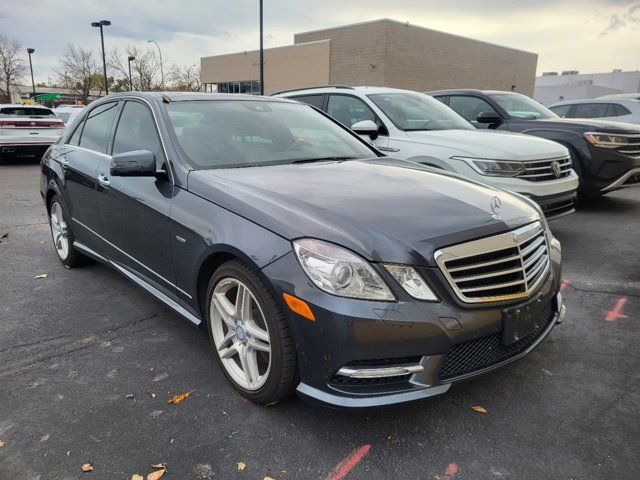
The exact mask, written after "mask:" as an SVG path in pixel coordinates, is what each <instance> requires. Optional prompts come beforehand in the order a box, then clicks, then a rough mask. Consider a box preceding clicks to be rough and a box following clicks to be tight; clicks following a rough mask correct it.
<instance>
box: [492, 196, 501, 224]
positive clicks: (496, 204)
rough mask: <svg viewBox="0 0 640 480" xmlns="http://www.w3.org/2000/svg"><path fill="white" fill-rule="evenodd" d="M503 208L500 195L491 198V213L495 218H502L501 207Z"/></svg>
mask: <svg viewBox="0 0 640 480" xmlns="http://www.w3.org/2000/svg"><path fill="white" fill-rule="evenodd" d="M501 208H502V201H501V200H500V198H498V197H493V198H492V199H491V211H492V212H493V215H491V216H492V217H493V218H495V219H499V218H500V209H501Z"/></svg>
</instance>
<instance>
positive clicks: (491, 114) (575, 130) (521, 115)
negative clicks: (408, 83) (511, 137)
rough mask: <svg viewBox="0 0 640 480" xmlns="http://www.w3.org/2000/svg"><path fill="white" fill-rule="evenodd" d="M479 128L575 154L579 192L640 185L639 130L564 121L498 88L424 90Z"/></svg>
mask: <svg viewBox="0 0 640 480" xmlns="http://www.w3.org/2000/svg"><path fill="white" fill-rule="evenodd" d="M426 93H427V94H428V95H431V96H433V97H435V98H437V99H438V100H440V101H441V102H443V103H444V104H445V105H448V106H449V107H451V108H452V109H453V110H455V111H456V112H458V113H459V114H460V115H462V116H463V117H464V118H466V119H467V120H469V121H471V122H473V123H474V124H475V125H476V126H478V127H479V128H491V129H499V130H508V131H511V132H520V133H528V134H530V135H535V136H537V137H542V138H547V139H549V140H555V141H556V142H558V143H561V144H562V145H564V146H566V147H567V148H568V149H569V152H570V153H571V157H572V160H573V168H574V170H575V171H576V173H577V174H578V176H579V177H580V187H579V189H578V191H579V192H580V193H581V194H582V195H583V196H585V197H588V198H593V197H597V196H599V195H602V194H604V193H607V192H611V191H613V190H618V189H620V188H624V187H630V186H632V185H638V186H640V127H638V126H636V125H631V124H627V123H618V122H608V121H602V120H593V119H568V118H560V117H558V116H557V115H556V114H555V113H553V112H552V111H551V110H549V109H548V108H546V107H544V106H542V105H541V104H539V103H538V102H536V101H535V100H532V99H531V98H529V97H527V96H525V95H521V94H519V93H513V92H502V91H494V90H472V89H460V90H437V91H432V92H426Z"/></svg>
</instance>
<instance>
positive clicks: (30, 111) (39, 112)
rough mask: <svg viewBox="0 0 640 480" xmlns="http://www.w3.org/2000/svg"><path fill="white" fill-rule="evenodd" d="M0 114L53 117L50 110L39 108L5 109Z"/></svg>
mask: <svg viewBox="0 0 640 480" xmlns="http://www.w3.org/2000/svg"><path fill="white" fill-rule="evenodd" d="M0 114H3V115H21V116H28V117H46V116H49V115H53V112H52V111H51V110H49V109H48V108H37V107H22V106H20V107H3V108H0Z"/></svg>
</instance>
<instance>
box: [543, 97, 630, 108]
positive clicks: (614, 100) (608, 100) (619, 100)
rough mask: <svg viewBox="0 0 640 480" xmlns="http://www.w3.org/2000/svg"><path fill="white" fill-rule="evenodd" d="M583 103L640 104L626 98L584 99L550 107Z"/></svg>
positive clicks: (553, 104) (566, 101)
mask: <svg viewBox="0 0 640 480" xmlns="http://www.w3.org/2000/svg"><path fill="white" fill-rule="evenodd" d="M583 103H619V104H620V105H638V104H639V103H640V102H638V100H633V99H624V98H583V99H580V100H563V101H562V102H556V103H552V104H551V105H549V107H559V106H561V105H580V104H583Z"/></svg>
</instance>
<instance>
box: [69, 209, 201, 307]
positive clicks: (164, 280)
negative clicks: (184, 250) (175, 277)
mask: <svg viewBox="0 0 640 480" xmlns="http://www.w3.org/2000/svg"><path fill="white" fill-rule="evenodd" d="M72 220H73V221H74V222H75V223H77V224H78V225H80V226H81V227H83V228H85V229H87V230H88V231H89V232H91V233H92V234H94V235H95V236H96V237H98V238H99V239H100V240H102V241H103V242H105V243H107V244H109V245H110V246H112V247H113V248H115V249H116V250H118V251H119V252H120V253H122V254H123V255H126V256H127V257H128V258H130V259H131V260H133V261H134V262H136V263H137V264H138V265H140V266H141V267H143V268H145V269H146V270H148V271H149V272H151V273H153V274H154V275H155V276H156V277H158V278H159V279H160V280H162V281H163V282H165V283H166V284H167V285H170V286H171V287H173V288H175V289H176V290H178V291H179V292H180V293H182V294H183V295H186V296H187V297H189V298H192V297H191V295H189V294H188V293H187V292H185V291H184V290H182V289H181V288H180V287H178V286H177V285H176V284H174V283H172V282H170V281H169V280H167V279H166V278H164V277H163V276H162V275H160V274H159V273H158V272H156V271H155V270H153V269H151V268H149V267H147V266H146V265H145V264H144V263H142V262H141V261H139V260H137V259H135V258H134V257H132V256H131V255H129V254H128V253H127V252H125V251H124V250H122V249H121V248H119V247H118V246H116V245H114V244H113V243H111V242H110V241H109V240H107V239H106V238H104V237H103V236H102V235H100V234H99V233H98V232H96V231H95V230H93V229H92V228H90V227H88V226H86V225H85V224H84V223H82V222H81V221H80V220H78V219H76V218H72ZM111 263H113V264H114V265H115V263H114V262H111Z"/></svg>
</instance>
